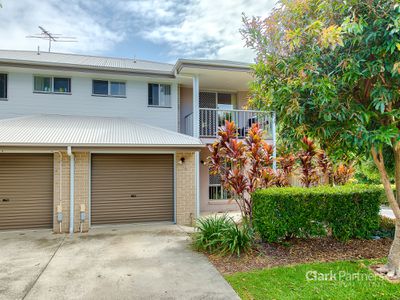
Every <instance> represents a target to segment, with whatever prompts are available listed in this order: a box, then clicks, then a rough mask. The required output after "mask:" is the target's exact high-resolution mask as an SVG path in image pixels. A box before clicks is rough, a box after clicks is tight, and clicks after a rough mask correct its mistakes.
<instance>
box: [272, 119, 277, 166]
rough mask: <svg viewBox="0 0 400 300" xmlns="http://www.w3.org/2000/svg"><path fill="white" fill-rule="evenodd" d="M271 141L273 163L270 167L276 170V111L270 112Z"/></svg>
mask: <svg viewBox="0 0 400 300" xmlns="http://www.w3.org/2000/svg"><path fill="white" fill-rule="evenodd" d="M272 143H273V149H274V152H273V154H272V155H273V163H272V167H273V169H274V171H276V113H275V112H273V113H272Z"/></svg>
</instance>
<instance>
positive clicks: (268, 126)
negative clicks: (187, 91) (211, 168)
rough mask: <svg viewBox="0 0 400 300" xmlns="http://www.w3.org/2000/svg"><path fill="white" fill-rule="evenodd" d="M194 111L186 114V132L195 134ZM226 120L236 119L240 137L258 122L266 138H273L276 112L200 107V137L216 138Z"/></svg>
mask: <svg viewBox="0 0 400 300" xmlns="http://www.w3.org/2000/svg"><path fill="white" fill-rule="evenodd" d="M193 116H194V115H193V113H190V114H188V115H187V116H185V119H184V127H185V128H184V130H185V131H184V132H185V134H187V135H191V136H194V134H195V132H194V126H195V125H194V124H195V123H194V119H193ZM225 120H228V121H234V122H235V124H236V126H237V127H238V132H237V133H238V137H239V138H244V137H245V136H246V134H247V132H248V130H249V128H250V127H251V126H252V125H253V124H254V123H258V124H259V125H260V127H261V129H262V130H263V131H264V132H265V135H264V139H273V134H274V128H273V127H274V125H273V124H274V113H272V112H263V111H256V110H237V109H232V110H226V109H217V108H199V123H198V124H199V125H198V126H199V128H198V135H199V137H200V138H215V137H216V136H217V132H218V128H219V127H221V126H223V125H224V124H225Z"/></svg>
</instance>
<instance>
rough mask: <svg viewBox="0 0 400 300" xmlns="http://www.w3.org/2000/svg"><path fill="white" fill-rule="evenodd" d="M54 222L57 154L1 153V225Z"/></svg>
mask: <svg viewBox="0 0 400 300" xmlns="http://www.w3.org/2000/svg"><path fill="white" fill-rule="evenodd" d="M52 223H53V155H52V154H0V229H1V230H3V229H28V228H51V227H52V225H53V224H52Z"/></svg>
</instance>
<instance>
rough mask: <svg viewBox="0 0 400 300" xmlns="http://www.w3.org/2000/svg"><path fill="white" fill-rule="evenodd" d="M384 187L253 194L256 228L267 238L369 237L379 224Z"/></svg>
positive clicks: (293, 189)
mask: <svg viewBox="0 0 400 300" xmlns="http://www.w3.org/2000/svg"><path fill="white" fill-rule="evenodd" d="M381 195H382V187H379V186H375V185H373V186H371V185H362V184H359V185H345V186H336V187H330V186H329V187H328V186H319V187H313V188H302V187H287V188H282V187H281V188H268V189H264V190H258V191H256V192H255V193H254V194H253V225H254V229H255V230H256V231H257V232H258V233H259V234H260V235H261V238H262V239H263V240H264V241H267V242H279V241H282V240H283V239H286V238H290V237H313V236H314V237H317V236H325V235H327V233H328V232H331V233H332V235H333V237H335V238H336V239H339V240H342V241H346V240H348V239H350V238H370V237H371V235H372V233H373V232H374V231H375V230H376V229H377V228H378V226H379V209H380V197H381Z"/></svg>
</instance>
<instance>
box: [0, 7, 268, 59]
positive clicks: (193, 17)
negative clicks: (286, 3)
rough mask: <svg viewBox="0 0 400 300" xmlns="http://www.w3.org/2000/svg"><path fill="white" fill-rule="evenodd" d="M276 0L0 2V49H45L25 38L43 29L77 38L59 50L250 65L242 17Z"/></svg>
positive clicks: (44, 44)
mask: <svg viewBox="0 0 400 300" xmlns="http://www.w3.org/2000/svg"><path fill="white" fill-rule="evenodd" d="M275 1H276V0H101V1H96V0H69V1H62V0H40V1H38V0H0V2H1V3H2V4H3V8H0V38H1V41H2V43H1V44H0V48H4V49H28V50H35V49H36V47H37V45H40V47H41V49H43V50H46V49H47V42H46V41H42V40H36V39H27V38H25V36H27V35H30V34H33V33H37V32H39V29H38V28H37V26H38V25H42V26H43V27H45V28H46V29H48V30H49V31H51V32H54V33H61V34H63V35H65V36H76V37H77V38H78V40H79V42H78V43H56V44H55V45H54V46H53V51H57V52H78V53H88V54H89V53H94V54H104V53H113V54H114V55H115V56H118V55H120V54H119V53H117V50H118V48H117V47H120V48H121V49H133V48H135V49H139V51H142V53H143V51H146V50H147V49H148V47H151V46H152V45H153V46H154V48H153V49H151V50H152V51H153V55H155V56H157V58H156V59H159V58H160V57H162V58H164V60H169V61H171V60H174V59H176V58H178V57H186V58H214V59H230V60H241V61H252V60H253V57H254V54H253V52H252V51H251V50H249V49H246V48H245V47H244V42H243V39H242V37H241V35H240V33H239V29H240V28H241V26H242V21H241V14H242V12H244V13H246V15H248V16H253V15H262V16H265V15H266V14H267V13H268V12H269V10H270V9H271V8H272V7H273V5H274V3H275ZM144 41H145V42H146V43H143V42H144ZM149 50H150V49H149ZM136 51H138V50H136ZM137 54H139V56H140V52H139V53H137Z"/></svg>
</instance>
